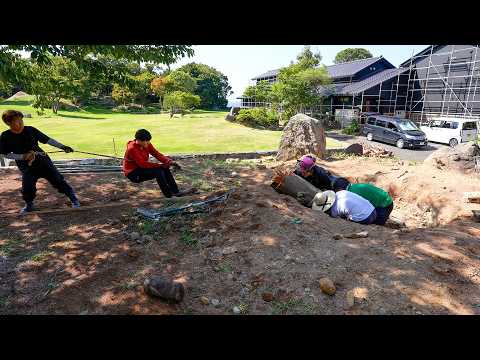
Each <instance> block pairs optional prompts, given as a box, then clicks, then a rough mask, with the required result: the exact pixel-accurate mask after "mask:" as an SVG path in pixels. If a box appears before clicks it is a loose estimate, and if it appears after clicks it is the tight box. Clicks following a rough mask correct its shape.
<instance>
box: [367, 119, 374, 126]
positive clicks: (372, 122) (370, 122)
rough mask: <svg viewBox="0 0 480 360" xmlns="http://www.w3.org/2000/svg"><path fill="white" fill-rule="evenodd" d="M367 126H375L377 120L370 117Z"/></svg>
mask: <svg viewBox="0 0 480 360" xmlns="http://www.w3.org/2000/svg"><path fill="white" fill-rule="evenodd" d="M367 124H370V125H375V118H373V117H369V118H368V120H367Z"/></svg>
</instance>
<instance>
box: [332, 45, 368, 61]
mask: <svg viewBox="0 0 480 360" xmlns="http://www.w3.org/2000/svg"><path fill="white" fill-rule="evenodd" d="M371 57H373V55H372V54H371V53H370V51H368V50H367V49H363V48H348V49H344V50H342V51H340V52H339V53H338V54H337V55H336V56H335V60H334V61H333V62H334V63H335V64H340V63H344V62H348V61H353V60H361V59H369V58H371Z"/></svg>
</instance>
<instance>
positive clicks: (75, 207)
mask: <svg viewBox="0 0 480 360" xmlns="http://www.w3.org/2000/svg"><path fill="white" fill-rule="evenodd" d="M79 207H80V202H79V201H78V200H74V201H72V208H74V209H78V208H79Z"/></svg>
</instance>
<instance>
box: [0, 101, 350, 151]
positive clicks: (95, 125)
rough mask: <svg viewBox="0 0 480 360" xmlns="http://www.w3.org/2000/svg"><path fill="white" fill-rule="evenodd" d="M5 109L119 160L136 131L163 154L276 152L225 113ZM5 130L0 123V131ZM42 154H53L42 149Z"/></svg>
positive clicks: (11, 104) (17, 104)
mask: <svg viewBox="0 0 480 360" xmlns="http://www.w3.org/2000/svg"><path fill="white" fill-rule="evenodd" d="M7 109H15V110H19V111H21V112H23V113H29V114H31V115H32V118H25V119H24V122H25V125H32V126H35V127H37V128H38V129H39V130H40V131H42V132H44V133H45V134H47V135H48V136H50V137H52V138H54V139H55V140H57V141H59V142H61V143H63V144H65V145H69V146H71V147H72V148H74V149H75V150H80V151H86V152H94V153H99V154H105V155H115V153H114V147H113V139H115V144H116V149H117V155H118V156H120V157H123V153H124V150H125V145H126V143H127V141H128V140H131V139H133V136H134V134H135V131H136V130H137V129H140V128H144V129H147V130H149V131H150V132H151V133H152V137H153V139H152V143H153V144H154V146H155V147H156V148H157V149H158V150H159V151H160V152H162V153H164V154H188V153H223V152H243V151H261V150H275V149H277V148H278V144H279V141H280V137H281V135H282V132H281V131H270V130H256V129H251V128H248V127H245V126H242V125H238V124H232V123H230V122H228V121H226V120H224V117H225V115H226V114H227V113H226V112H221V111H203V110H196V111H194V112H193V113H191V114H188V115H185V116H184V117H183V118H182V117H180V115H175V116H174V117H173V118H172V119H170V118H169V116H168V115H167V114H140V115H136V114H118V113H113V112H111V111H110V110H106V109H99V108H85V109H84V110H82V111H59V112H58V114H57V115H54V114H53V113H52V112H51V111H50V110H47V111H46V114H45V115H43V116H38V115H37V114H36V111H35V109H34V108H32V107H31V98H29V97H23V98H18V99H15V100H14V101H3V102H0V112H3V111H4V110H7ZM5 129H7V126H6V125H5V124H4V123H3V122H1V124H0V131H4V130H5ZM340 146H341V143H340V142H338V141H335V140H333V139H327V147H329V148H333V147H340ZM41 147H42V148H43V149H44V150H45V151H54V150H58V149H55V148H53V147H51V146H49V145H42V144H41ZM52 157H53V158H57V159H58V158H62V159H63V158H76V159H79V158H85V157H92V156H90V155H83V154H79V153H73V154H64V153H61V154H52Z"/></svg>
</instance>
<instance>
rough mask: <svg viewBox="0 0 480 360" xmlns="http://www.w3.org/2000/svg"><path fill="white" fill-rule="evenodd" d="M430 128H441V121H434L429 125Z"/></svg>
mask: <svg viewBox="0 0 480 360" xmlns="http://www.w3.org/2000/svg"><path fill="white" fill-rule="evenodd" d="M430 126H431V127H442V121H441V120H434V121H432V122H431V123H430Z"/></svg>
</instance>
